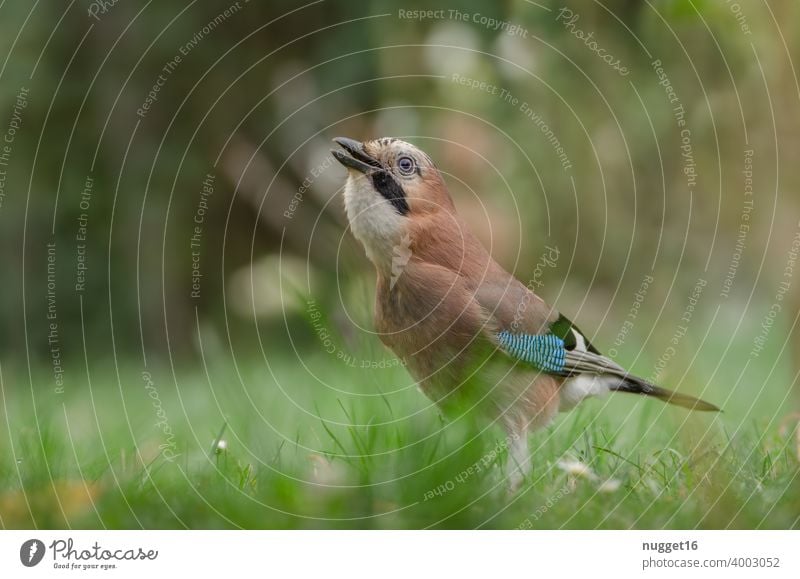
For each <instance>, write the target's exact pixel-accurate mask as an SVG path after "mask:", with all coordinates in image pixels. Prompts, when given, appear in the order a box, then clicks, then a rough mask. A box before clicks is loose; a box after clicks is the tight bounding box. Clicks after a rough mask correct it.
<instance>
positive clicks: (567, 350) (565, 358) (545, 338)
mask: <svg viewBox="0 0 800 579" xmlns="http://www.w3.org/2000/svg"><path fill="white" fill-rule="evenodd" d="M495 342H496V343H497V344H498V346H499V347H500V348H501V349H502V350H503V351H504V352H505V353H506V354H508V355H509V356H511V357H512V358H516V359H518V360H521V361H524V362H528V363H529V364H532V365H533V366H536V367H537V368H539V369H540V370H543V371H544V372H548V373H551V374H558V375H560V376H577V375H579V374H595V375H613V376H617V377H620V378H626V377H627V376H628V373H627V371H626V370H625V369H624V368H622V367H621V366H619V365H618V364H617V363H616V362H614V361H613V360H611V359H610V358H607V357H606V356H603V355H602V354H601V353H600V352H598V351H597V349H596V348H595V347H594V346H593V345H592V343H591V342H590V341H589V339H588V338H587V337H586V336H585V335H584V334H583V332H581V331H580V330H579V329H578V327H577V326H575V324H573V323H572V322H571V321H570V320H569V319H568V318H567V317H566V316H564V315H563V314H560V315H558V317H557V319H556V320H555V321H554V322H551V323H550V324H549V325H548V326H547V327H546V328H545V329H544V331H543V332H541V333H538V334H530V333H525V332H514V331H512V329H510V328H506V327H501V329H500V331H499V332H497V334H496V336H495Z"/></svg>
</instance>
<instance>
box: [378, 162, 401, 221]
mask: <svg viewBox="0 0 800 579" xmlns="http://www.w3.org/2000/svg"><path fill="white" fill-rule="evenodd" d="M371 178H372V185H373V186H374V187H375V189H376V190H377V191H378V193H380V194H381V195H382V196H383V198H384V199H386V200H387V201H388V202H389V203H391V204H392V205H394V208H395V209H397V212H398V213H400V215H405V214H407V213H408V212H409V208H408V201H406V194H405V192H404V191H403V188H402V187H400V185H399V184H398V183H397V181H395V180H394V179H393V178H392V176H391V175H390V174H389V172H388V171H375V172H374V173H372V175H371Z"/></svg>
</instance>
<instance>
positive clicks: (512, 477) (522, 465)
mask: <svg viewBox="0 0 800 579" xmlns="http://www.w3.org/2000/svg"><path fill="white" fill-rule="evenodd" d="M531 467H532V465H531V457H530V455H529V454H528V429H527V428H522V429H519V430H513V431H510V432H509V434H508V463H507V467H506V472H508V473H509V474H508V490H509V492H510V493H515V492H517V491H518V490H519V488H520V487H521V486H522V483H523V482H524V481H525V477H526V476H528V475H529V474H530V472H531Z"/></svg>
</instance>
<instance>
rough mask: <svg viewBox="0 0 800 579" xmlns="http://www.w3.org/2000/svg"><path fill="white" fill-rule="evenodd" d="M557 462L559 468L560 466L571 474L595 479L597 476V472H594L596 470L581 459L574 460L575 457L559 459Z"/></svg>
mask: <svg viewBox="0 0 800 579" xmlns="http://www.w3.org/2000/svg"><path fill="white" fill-rule="evenodd" d="M556 464H557V466H558V468H560V469H561V470H563V471H564V472H565V473H567V474H568V475H570V476H575V477H583V478H588V479H594V478H596V476H597V475H596V474H594V472H593V471H592V469H591V468H590V467H589V465H588V464H585V463H583V462H581V461H579V460H574V459H565V460H559V461H558V463H556Z"/></svg>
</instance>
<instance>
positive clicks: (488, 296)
mask: <svg viewBox="0 0 800 579" xmlns="http://www.w3.org/2000/svg"><path fill="white" fill-rule="evenodd" d="M497 270H498V271H493V272H491V274H492V275H488V276H486V279H485V280H484V281H483V282H482V283H481V284H480V285H479V286H478V287H477V288H476V291H475V299H476V300H477V301H478V303H479V304H480V305H481V307H482V308H483V309H484V310H486V311H487V313H488V314H489V316H491V318H492V320H493V321H494V326H495V327H496V328H498V329H497V331H495V333H494V335H493V336H490V338H491V339H492V341H493V342H494V343H495V344H497V345H498V346H499V347H500V349H501V350H502V351H504V352H505V353H506V354H508V355H509V356H511V357H512V358H516V359H518V360H522V361H524V362H527V363H529V364H532V365H533V366H535V367H537V368H539V369H540V370H543V371H545V372H548V373H551V374H558V375H562V376H574V375H578V374H614V375H618V376H620V377H622V376H625V375H626V374H627V373H626V371H625V370H624V369H623V368H621V367H620V366H618V365H617V364H615V363H614V362H613V361H612V360H610V359H609V358H606V357H605V356H603V355H602V354H600V352H599V351H598V350H597V349H596V348H595V347H594V346H593V345H592V343H591V342H590V341H589V339H588V338H586V336H585V335H584V334H583V332H581V331H580V329H578V327H577V326H575V324H573V323H572V322H571V321H570V320H569V319H568V318H567V317H566V316H564V315H562V314H559V313H558V312H557V311H556V310H555V308H552V307H550V306H548V305H547V304H546V303H545V302H544V300H542V298H540V297H539V296H537V295H536V294H535V293H533V292H532V291H531V290H530V289H528V288H527V287H526V286H524V285H523V284H522V283H521V282H519V281H518V280H517V279H515V278H514V277H513V276H511V275H510V274H507V273H505V272H504V271H502V270H500V269H499V267H498V268H497Z"/></svg>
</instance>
